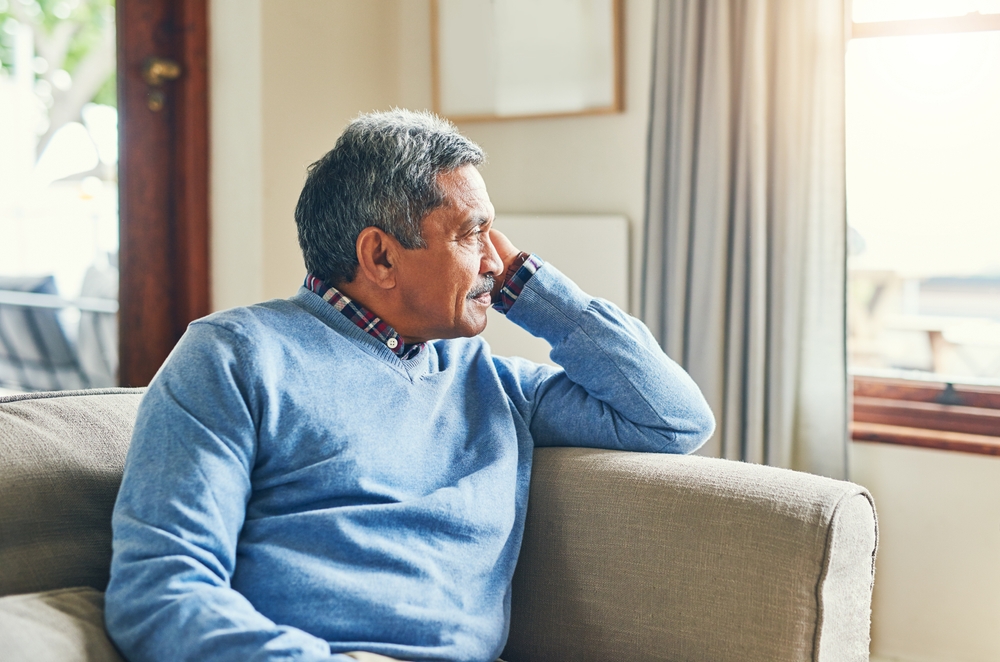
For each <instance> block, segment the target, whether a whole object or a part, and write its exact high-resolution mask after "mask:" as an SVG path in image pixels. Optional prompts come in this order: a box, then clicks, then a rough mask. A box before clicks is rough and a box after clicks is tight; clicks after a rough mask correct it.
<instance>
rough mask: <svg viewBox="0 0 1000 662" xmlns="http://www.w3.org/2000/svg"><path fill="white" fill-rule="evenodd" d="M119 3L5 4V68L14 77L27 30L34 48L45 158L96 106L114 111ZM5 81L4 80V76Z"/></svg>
mask: <svg viewBox="0 0 1000 662" xmlns="http://www.w3.org/2000/svg"><path fill="white" fill-rule="evenodd" d="M114 4H115V3H114V0H0V63H2V67H3V70H4V71H5V72H6V73H7V74H8V75H10V74H12V73H13V70H14V67H15V66H16V65H17V63H16V62H15V58H16V53H15V51H16V41H17V39H18V38H19V37H18V33H19V32H21V30H22V26H25V27H27V28H28V29H29V30H30V32H31V36H32V40H33V43H34V60H33V61H32V62H31V66H32V68H33V71H34V76H35V83H34V92H35V95H36V96H37V97H38V99H39V101H40V102H41V103H43V104H44V105H45V106H46V107H47V109H48V120H49V121H48V127H47V129H46V130H45V132H44V133H43V134H42V135H41V137H40V139H39V144H38V150H39V152H41V150H43V149H44V148H45V145H46V144H47V143H48V140H49V138H51V137H52V134H53V133H55V131H56V130H57V129H58V128H59V127H60V126H62V125H63V124H65V123H66V122H72V121H78V120H79V119H80V111H81V110H82V108H83V106H84V105H85V104H87V103H90V102H91V101H96V102H97V103H103V104H107V105H110V106H115V105H117V104H116V98H115V80H114V79H115V15H114ZM0 75H2V74H0Z"/></svg>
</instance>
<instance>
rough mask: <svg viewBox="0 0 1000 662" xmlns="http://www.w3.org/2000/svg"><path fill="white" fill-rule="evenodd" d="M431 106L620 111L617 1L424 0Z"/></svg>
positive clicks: (508, 114)
mask: <svg viewBox="0 0 1000 662" xmlns="http://www.w3.org/2000/svg"><path fill="white" fill-rule="evenodd" d="M431 30H432V35H431V39H432V57H433V58H434V63H433V72H434V77H433V84H434V109H435V111H436V112H437V113H439V114H441V115H444V116H445V117H448V118H450V119H452V120H455V121H465V122H467V121H476V120H496V119H512V118H527V117H554V116H567V115H596V114H606V113H617V112H621V111H622V109H623V100H622V99H623V89H622V87H623V76H622V66H623V62H622V60H623V57H622V50H623V44H622V0H431Z"/></svg>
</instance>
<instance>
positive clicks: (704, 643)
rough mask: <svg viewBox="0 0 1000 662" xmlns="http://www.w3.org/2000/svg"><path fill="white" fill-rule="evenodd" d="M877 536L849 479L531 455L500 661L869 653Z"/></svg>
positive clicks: (696, 462)
mask: <svg viewBox="0 0 1000 662" xmlns="http://www.w3.org/2000/svg"><path fill="white" fill-rule="evenodd" d="M876 546H877V524H876V520H875V511H874V506H873V503H872V499H871V495H870V494H868V492H867V491H866V490H864V488H861V487H859V486H857V485H854V484H852V483H847V482H843V481H837V480H832V479H828V478H822V477H819V476H814V475H811V474H805V473H799V472H794V471H788V470H784V469H776V468H774V467H765V466H760V465H753V464H745V463H741V462H732V461H726V460H716V459H710V458H704V457H696V456H670V455H654V454H644V453H623V452H614V451H595V450H585V449H575V448H573V449H570V448H561V449H538V450H537V451H536V452H535V458H534V469H533V473H532V483H531V493H530V498H529V502H528V516H527V524H526V528H525V537H524V543H523V546H522V550H521V555H520V560H519V561H518V566H517V571H516V573H515V576H514V586H513V598H512V609H511V612H512V615H511V631H510V637H509V639H508V643H507V648H506V650H505V651H504V654H503V658H504V659H505V660H508V661H509V662H518V661H522V660H531V661H532V662H545V661H547V660H552V661H555V660H577V661H581V662H582V661H586V660H595V661H596V660H601V661H607V660H629V661H634V660H653V659H656V660H692V661H697V660H705V661H709V660H711V661H713V662H727V661H729V660H732V661H734V662H735V661H739V662H746V661H747V660H768V661H769V662H779V661H786V660H787V661H791V660H814V661H819V662H826V661H832V660H837V661H840V660H852V661H853V660H859V661H860V660H867V659H868V643H869V623H870V620H869V619H870V607H871V588H872V581H873V572H874V555H875V549H876Z"/></svg>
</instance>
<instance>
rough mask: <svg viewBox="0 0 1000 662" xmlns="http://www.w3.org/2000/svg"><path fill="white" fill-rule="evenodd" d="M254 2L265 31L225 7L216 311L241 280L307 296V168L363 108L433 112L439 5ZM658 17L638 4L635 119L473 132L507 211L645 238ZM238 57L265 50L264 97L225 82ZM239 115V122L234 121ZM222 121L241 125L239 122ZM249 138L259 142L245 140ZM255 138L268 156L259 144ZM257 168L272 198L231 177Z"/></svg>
mask: <svg viewBox="0 0 1000 662" xmlns="http://www.w3.org/2000/svg"><path fill="white" fill-rule="evenodd" d="M255 4H256V5H259V9H260V20H259V26H257V31H258V32H259V34H257V35H255V34H254V31H253V29H252V28H253V26H250V28H251V29H247V28H246V26H243V27H239V26H233V25H230V24H228V23H227V22H226V20H225V19H226V18H227V12H228V15H229V16H232V15H236V14H238V13H239V5H238V4H237V1H236V0H214V2H213V12H214V13H213V18H214V19H215V20H213V26H214V28H215V30H214V32H213V39H214V40H216V48H215V50H214V59H213V66H214V67H215V72H216V76H215V78H214V79H213V80H214V83H213V93H214V94H219V93H220V92H221V93H223V94H224V99H223V100H222V101H221V105H220V103H216V104H215V106H214V107H215V108H216V109H217V112H216V113H215V117H216V121H215V122H214V123H213V130H222V131H223V133H222V138H221V139H220V140H216V143H215V145H214V146H215V148H216V149H215V152H214V153H213V156H214V159H215V160H214V162H215V164H216V171H215V173H214V174H215V180H214V184H213V190H214V192H215V196H216V198H217V202H216V206H215V207H213V212H214V219H215V223H216V224H217V225H219V226H220V227H223V228H226V229H227V232H225V233H222V234H221V235H220V236H217V237H214V239H215V240H216V241H215V244H214V246H215V247H214V249H213V259H214V262H215V264H217V265H218V267H219V268H218V269H217V271H216V274H215V278H214V281H213V290H214V292H213V293H214V295H215V306H216V308H222V307H227V306H230V305H236V304H238V303H246V300H245V299H246V295H245V293H246V290H241V289H240V288H241V285H240V283H239V277H241V276H249V277H250V279H251V280H252V281H253V282H255V283H256V282H257V279H259V287H255V288H251V290H250V291H252V292H254V293H259V298H270V297H279V296H288V295H289V294H290V293H291V292H293V291H294V289H295V288H296V287H297V286H298V284H299V282H300V281H301V279H302V276H303V275H304V274H303V266H302V261H301V258H300V256H299V249H298V245H297V243H296V239H295V226H294V221H293V218H292V212H293V210H294V207H295V201H296V199H297V197H298V193H299V190H300V188H301V186H302V182H303V178H304V175H305V168H306V166H307V165H308V164H309V163H311V162H312V161H314V160H315V159H317V158H318V157H320V156H322V154H323V153H325V152H326V151H327V150H328V149H330V147H332V146H333V143H334V141H335V140H336V137H337V135H339V133H340V131H341V129H342V128H343V126H344V124H345V123H346V122H348V121H349V120H350V119H351V118H352V117H354V116H355V115H357V114H358V113H359V112H362V111H369V110H376V109H386V108H390V107H392V106H402V107H408V108H415V109H420V108H428V107H430V105H431V69H430V66H431V62H430V5H429V2H428V0H369V1H366V2H358V1H356V0H255V2H253V3H251V4H250V5H249V6H250V7H253V6H254V5H255ZM652 13H653V3H652V0H632V1H631V2H628V3H627V11H626V39H625V43H626V53H625V62H626V84H625V89H626V111H625V112H624V113H622V114H618V115H611V116H594V117H579V118H565V119H543V120H513V121H503V122H480V123H469V124H463V125H462V126H461V129H462V131H463V132H465V133H466V134H468V135H469V136H470V137H471V138H473V139H474V140H476V141H477V142H479V143H480V144H482V146H483V147H484V148H485V149H486V151H487V153H488V155H489V162H488V163H487V165H486V166H485V167H484V168H483V174H484V176H485V177H486V181H487V185H488V186H489V190H490V195H491V196H492V198H493V202H494V204H495V206H496V208H497V211H498V212H501V213H530V212H547V213H599V214H621V215H624V216H626V217H627V218H628V219H629V220H630V222H631V224H632V231H633V233H632V234H633V237H637V236H638V235H639V233H640V225H639V224H640V222H641V219H642V214H643V199H644V193H643V187H644V179H643V177H644V175H643V173H644V167H645V153H646V152H645V150H646V147H645V136H646V124H647V121H648V92H647V84H646V81H648V79H649V67H650V49H651V40H652V31H651V25H652ZM241 21H242V23H243V24H246V23H252V21H248V20H247V19H246V18H245V17H244V18H242V19H241ZM221 26H224V27H223V29H221V30H220V27H221ZM254 39H257V42H258V43H259V47H258V48H257V49H256V50H255V49H254V48H253V40H254ZM234 49H238V50H239V51H241V52H242V53H243V54H245V53H247V52H252V53H253V55H254V58H256V59H254V58H249V59H247V60H246V62H247V68H248V70H249V71H251V72H252V71H255V67H254V64H253V63H254V62H259V63H260V65H259V66H260V68H259V70H257V71H259V75H258V82H257V90H259V91H255V90H254V89H253V86H252V85H250V86H247V85H243V84H242V83H240V84H238V85H233V84H232V82H233V79H232V77H231V75H227V76H219V75H218V72H228V73H229V74H232V73H234V68H233V67H232V66H230V67H226V66H223V65H225V64H226V63H227V62H229V63H233V62H235V61H238V58H236V57H233V56H232V53H233V50H234ZM240 75H241V77H242V78H243V79H246V78H248V76H249V75H248V73H247V72H246V71H244V72H242V73H241V74H240ZM254 94H256V97H253V95H254ZM252 97H253V98H252ZM254 98H255V99H256V105H257V109H256V113H257V116H258V117H259V120H258V122H259V125H260V126H261V127H262V128H261V129H260V130H259V132H258V133H256V134H255V133H254V132H253V130H252V129H251V127H250V126H249V123H248V122H247V116H248V115H247V113H249V116H250V117H253V116H254V109H253V108H252V106H253V105H254V103H253V99H254ZM226 107H229V108H232V109H233V111H234V114H231V113H226V112H223V109H224V108H226ZM222 117H234V119H235V123H234V124H229V123H228V122H229V120H222V119H221V118H222ZM244 128H246V129H247V133H246V137H247V140H248V141H249V142H248V143H246V144H244V143H241V142H240V141H239V140H238V139H237V136H238V135H239V132H238V130H242V129H244ZM221 140H225V141H226V142H225V144H220V141H221ZM254 140H257V141H258V142H259V147H256V148H254V147H252V146H251V145H250V143H252V142H253V141H254ZM253 149H257V150H258V152H257V155H256V157H255V156H254V154H253V153H250V152H252V150H253ZM254 162H256V163H257V164H259V168H258V170H259V182H260V186H261V188H260V189H259V190H252V187H250V186H248V185H246V184H242V183H241V180H238V179H237V178H236V177H235V174H233V173H232V171H229V170H227V169H228V168H230V167H235V168H237V169H241V170H247V169H248V168H249V166H248V164H253V163H254ZM250 169H252V168H250ZM227 173H229V174H228V175H227ZM237 193H241V194H242V197H240V200H242V201H243V203H242V205H234V204H229V205H228V207H227V205H226V203H224V202H222V201H221V200H219V198H220V197H224V199H233V198H234V197H235V196H236V194H237ZM254 205H256V207H257V210H258V211H257V212H256V213H257V216H258V217H259V219H260V220H259V222H258V223H257V225H253V224H252V223H248V222H247V221H246V220H245V217H253V216H254V213H253V210H252V209H250V207H252V206H254ZM242 228H245V229H246V231H247V233H248V234H249V235H250V236H252V237H255V238H257V237H259V242H258V243H259V246H257V248H256V252H253V251H251V252H250V253H247V252H246V251H245V250H238V249H237V246H238V245H240V244H246V243H247V241H248V240H247V238H246V236H243V237H242V238H241V234H240V232H239V230H240V229H242ZM637 245H638V242H635V241H633V246H634V247H637ZM258 253H259V257H257V254H258ZM254 271H255V272H256V273H254ZM634 271H635V270H633V272H634ZM239 294H243V295H244V296H243V297H242V298H241V297H240V296H238V295H239Z"/></svg>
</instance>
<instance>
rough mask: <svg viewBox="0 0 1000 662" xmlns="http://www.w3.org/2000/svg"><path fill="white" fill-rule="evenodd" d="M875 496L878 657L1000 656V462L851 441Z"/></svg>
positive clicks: (961, 659) (862, 477) (859, 473)
mask: <svg viewBox="0 0 1000 662" xmlns="http://www.w3.org/2000/svg"><path fill="white" fill-rule="evenodd" d="M851 450H852V455H853V457H852V474H851V478H852V480H854V481H855V482H857V483H860V484H862V485H864V486H866V487H867V488H868V489H869V490H870V491H871V493H872V495H873V496H874V497H875V507H876V510H877V511H878V521H879V530H880V537H879V553H878V558H877V560H876V571H875V597H874V601H873V605H872V610H873V623H872V653H873V654H875V655H878V656H880V658H882V659H886V660H900V661H905V662H924V661H926V662H995V661H996V660H1000V458H996V457H989V456H982V455H970V454H965V453H955V452H951V451H938V450H925V449H920V448H907V447H903V446H892V445H889V444H870V443H856V444H853V448H852V449H851Z"/></svg>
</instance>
